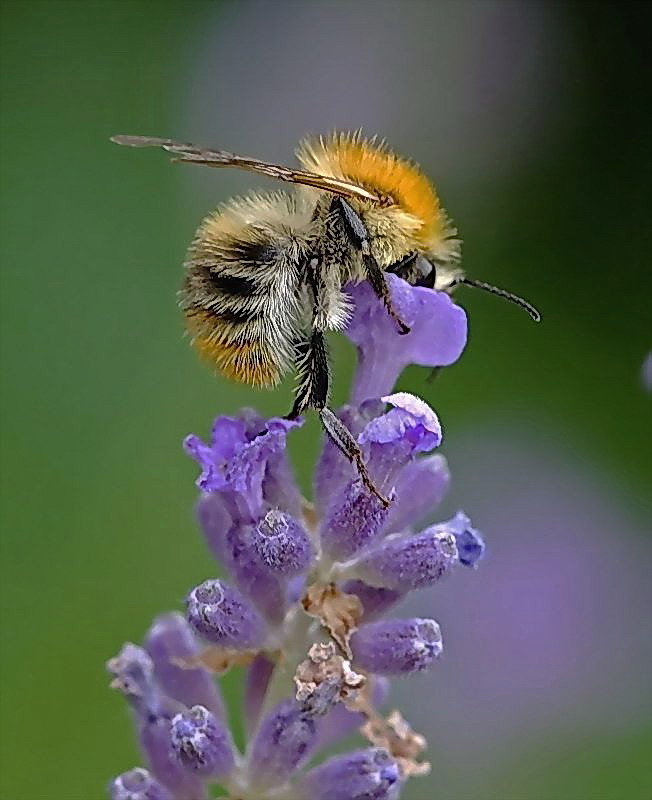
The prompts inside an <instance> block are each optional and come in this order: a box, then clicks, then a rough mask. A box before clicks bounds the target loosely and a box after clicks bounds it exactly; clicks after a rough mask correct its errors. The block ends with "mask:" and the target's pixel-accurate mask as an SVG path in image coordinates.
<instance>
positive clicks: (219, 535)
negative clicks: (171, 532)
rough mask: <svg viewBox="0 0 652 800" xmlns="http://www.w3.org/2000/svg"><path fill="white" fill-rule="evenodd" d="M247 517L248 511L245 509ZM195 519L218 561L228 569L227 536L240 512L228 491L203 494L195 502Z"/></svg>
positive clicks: (238, 519) (237, 519)
mask: <svg viewBox="0 0 652 800" xmlns="http://www.w3.org/2000/svg"><path fill="white" fill-rule="evenodd" d="M246 516H247V519H249V516H250V515H249V511H246ZM197 519H198V520H199V524H200V525H201V527H202V530H203V532H204V536H205V537H206V542H207V544H208V547H209V548H210V550H211V552H212V554H213V555H214V556H215V558H216V559H217V561H218V562H220V563H221V564H224V565H225V566H226V568H227V569H230V560H229V559H230V555H229V546H228V540H227V536H228V533H229V531H230V530H231V528H233V527H234V525H236V522H239V521H240V512H239V510H238V508H237V506H236V505H235V503H234V502H233V498H232V497H230V496H229V494H228V493H221V492H211V493H210V494H204V495H202V496H201V497H200V498H199V502H198V503H197Z"/></svg>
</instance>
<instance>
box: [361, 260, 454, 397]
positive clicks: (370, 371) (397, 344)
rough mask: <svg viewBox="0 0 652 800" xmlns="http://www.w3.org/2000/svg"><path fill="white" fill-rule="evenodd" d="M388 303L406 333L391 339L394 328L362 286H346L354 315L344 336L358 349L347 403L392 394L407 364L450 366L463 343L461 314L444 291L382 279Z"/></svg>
mask: <svg viewBox="0 0 652 800" xmlns="http://www.w3.org/2000/svg"><path fill="white" fill-rule="evenodd" d="M387 283H388V285H389V289H390V292H391V295H392V302H393V304H394V308H395V309H396V311H397V313H398V315H399V317H400V318H401V319H402V320H403V322H405V323H406V325H408V326H409V327H410V328H411V331H410V333H408V334H406V335H405V336H397V335H396V323H395V322H394V320H392V319H391V317H390V316H389V315H388V314H387V312H386V310H385V309H384V307H383V305H382V303H379V302H378V298H377V297H376V295H375V294H374V292H373V290H372V289H371V287H370V286H369V284H368V283H366V282H365V283H360V284H357V285H356V286H349V287H347V291H348V292H349V294H350V295H351V296H352V297H353V300H354V301H355V311H354V314H353V316H352V317H351V320H350V322H349V325H348V328H347V330H346V335H347V336H348V337H349V339H351V341H352V342H353V343H354V344H356V345H357V347H358V370H357V372H356V375H355V379H354V382H353V391H352V397H351V402H352V403H353V404H354V405H360V403H362V402H363V401H364V400H367V399H368V398H374V397H382V396H383V395H385V394H388V393H389V392H391V391H392V388H393V387H394V384H395V383H396V380H397V378H398V376H399V375H400V373H401V372H402V370H403V369H404V368H405V367H407V366H408V364H420V365H421V366H424V367H442V366H448V365H449V364H452V363H453V362H454V361H457V359H458V358H459V357H460V355H461V354H462V350H464V346H465V344H466V314H465V313H464V310H463V309H462V308H460V306H458V305H455V303H454V302H453V301H452V300H451V298H450V297H449V296H448V295H447V294H446V293H445V292H435V291H433V290H432V289H428V288H426V287H423V286H411V285H410V284H409V283H407V282H406V281H404V280H403V279H402V278H399V277H398V276H397V275H389V274H388V275H387Z"/></svg>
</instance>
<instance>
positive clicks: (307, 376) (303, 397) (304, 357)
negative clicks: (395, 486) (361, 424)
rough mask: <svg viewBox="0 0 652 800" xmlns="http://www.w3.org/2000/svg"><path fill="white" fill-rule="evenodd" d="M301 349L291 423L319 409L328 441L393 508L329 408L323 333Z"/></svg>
mask: <svg viewBox="0 0 652 800" xmlns="http://www.w3.org/2000/svg"><path fill="white" fill-rule="evenodd" d="M297 349H298V364H297V366H298V370H299V379H300V382H299V388H298V390H297V394H296V398H295V400H294V405H293V406H292V410H291V411H290V413H289V414H288V415H287V419H296V418H297V417H298V416H299V415H300V414H302V413H303V412H304V411H305V410H306V409H308V408H315V409H317V411H318V412H319V418H320V419H321V423H322V425H323V427H324V430H325V431H326V434H327V436H328V438H329V439H330V440H331V441H332V442H333V444H334V445H335V446H336V447H337V448H338V449H339V450H340V451H341V452H342V453H343V454H344V455H345V456H346V458H347V459H348V460H349V461H350V462H351V463H353V464H355V466H356V469H357V470H358V473H359V474H360V479H361V480H362V482H363V483H364V485H365V486H366V487H367V489H368V490H369V491H370V492H371V493H372V494H374V495H375V496H376V497H377V498H378V499H379V500H380V502H381V503H382V504H383V506H385V507H387V506H389V500H388V499H387V498H386V497H385V496H384V495H383V494H381V492H380V491H379V490H378V489H377V487H376V486H375V484H374V482H373V480H372V479H371V476H370V475H369V471H368V470H367V465H366V464H365V462H364V458H363V455H362V450H361V449H360V445H359V444H358V443H357V442H356V440H355V438H354V437H353V434H352V433H351V431H350V430H349V429H348V428H347V427H346V425H345V424H344V423H343V422H342V421H341V420H340V419H339V418H338V417H337V416H336V415H335V414H334V413H333V412H332V411H331V409H330V408H329V407H328V395H329V389H330V369H329V365H328V351H327V349H326V339H325V337H324V334H323V332H322V331H319V330H313V331H312V332H311V334H310V335H309V337H308V338H307V339H306V341H305V342H303V343H302V344H301V345H300V346H299V347H298V348H297Z"/></svg>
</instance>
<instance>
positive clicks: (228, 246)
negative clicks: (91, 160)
mask: <svg viewBox="0 0 652 800" xmlns="http://www.w3.org/2000/svg"><path fill="white" fill-rule="evenodd" d="M112 141H113V142H116V143H117V144H120V145H127V146H129V147H162V148H163V149H164V150H167V151H168V152H169V153H171V154H172V156H173V160H174V161H179V162H182V163H188V164H202V165H204V166H207V167H239V168H240V169H244V170H248V171H251V172H255V173H257V174H259V175H266V176H267V177H271V178H275V179H278V180H280V181H284V182H286V183H291V184H295V185H296V187H297V188H296V190H295V191H294V192H292V193H288V192H272V193H267V194H262V193H258V192H256V193H252V194H249V195H247V196H245V197H242V198H237V199H233V200H231V201H230V202H228V203H226V204H225V205H223V206H222V207H220V208H218V209H217V210H216V211H214V212H213V213H211V214H209V216H207V217H206V219H204V221H203V222H202V223H201V225H200V226H199V229H198V230H197V233H196V235H195V238H194V241H193V242H192V244H191V246H190V249H189V251H188V255H187V258H186V262H185V276H184V280H183V287H182V289H181V292H180V306H181V308H182V310H183V312H184V314H185V318H186V325H187V328H188V331H189V333H190V335H191V338H192V342H193V344H194V346H195V347H196V348H197V350H198V351H199V353H200V354H201V355H202V356H203V357H204V358H206V359H207V360H208V361H209V362H211V363H212V364H213V365H214V366H215V367H216V368H217V370H218V371H220V372H222V373H223V374H224V375H226V376H228V377H229V378H232V379H234V380H236V381H241V382H243V383H246V384H250V385H252V386H258V387H272V386H275V385H276V384H277V383H278V382H279V380H280V379H281V377H282V376H283V375H284V374H285V373H286V372H287V371H288V370H290V369H293V368H294V369H295V370H296V371H297V373H298V378H299V380H298V386H297V389H296V392H295V399H294V404H293V406H292V409H291V411H290V413H289V414H288V418H289V419H294V418H296V417H298V416H299V415H300V414H303V412H304V411H306V410H307V409H309V408H314V409H316V410H317V411H318V413H319V416H320V418H321V422H322V425H323V427H324V429H325V431H326V433H327V435H328V436H329V437H330V439H331V440H332V441H333V442H334V443H335V445H336V446H337V447H338V448H339V449H340V450H341V451H342V452H343V453H344V455H345V456H346V457H347V459H349V461H351V462H352V463H354V464H355V465H356V467H357V470H358V472H359V474H360V477H361V479H362V481H363V482H364V484H365V485H366V487H367V488H368V489H369V491H371V492H372V493H373V494H375V495H376V496H377V497H378V498H379V500H380V501H381V502H382V503H383V504H384V505H387V503H388V500H387V499H386V498H385V497H384V496H383V495H382V494H381V493H380V492H379V491H378V489H377V488H376V487H375V485H374V483H373V481H372V480H371V477H370V475H369V473H368V471H367V469H366V466H365V463H364V459H363V456H362V451H361V450H360V447H359V445H358V443H357V442H356V440H355V439H354V437H353V435H352V434H351V432H350V431H349V430H348V429H347V428H346V427H345V426H344V424H343V423H342V422H341V421H340V420H339V418H338V417H337V416H336V415H335V414H334V413H333V412H332V411H331V409H330V408H329V407H328V400H329V393H330V380H331V378H330V366H329V358H328V351H327V345H326V333H327V332H328V331H332V330H342V329H343V328H344V327H345V326H346V323H347V320H348V318H349V315H350V311H351V301H350V299H349V298H348V296H347V295H346V293H345V292H344V291H343V288H342V287H343V286H344V285H345V284H347V283H359V282H361V281H364V280H367V281H368V282H369V284H370V285H371V287H372V289H373V291H374V292H375V294H376V295H377V296H378V298H379V300H380V301H381V302H382V303H383V304H384V306H385V309H386V310H387V313H388V314H389V315H390V317H391V318H392V319H393V320H394V322H395V323H396V333H397V335H404V334H406V333H409V328H408V326H407V325H406V324H405V323H404V322H403V320H401V318H400V316H399V314H398V313H397V311H396V309H395V308H394V306H393V303H392V297H391V294H390V291H389V288H388V284H387V279H386V277H385V274H386V273H388V272H389V273H395V274H397V275H399V276H400V277H402V278H404V279H405V280H406V281H408V282H409V283H410V284H412V285H420V286H427V287H430V288H433V289H437V290H443V291H446V292H451V291H452V290H453V289H454V288H455V287H456V286H458V285H460V284H465V285H467V286H475V287H477V288H480V289H484V290H486V291H489V292H492V293H494V294H498V295H500V296H501V297H504V298H506V299H507V300H510V301H512V302H514V303H517V304H518V305H519V306H521V307H522V308H524V309H525V310H527V311H528V312H529V314H530V315H531V316H532V318H533V319H535V320H536V321H538V320H539V318H540V317H539V314H538V312H537V311H536V309H534V308H533V307H532V306H531V305H530V304H529V303H527V302H526V301H525V300H523V299H522V298H520V297H517V296H516V295H513V294H511V293H510V292H506V291H504V290H503V289H498V288H497V287H495V286H491V285H489V284H486V283H483V282H480V281H475V280H471V279H470V278H467V277H466V276H465V275H464V273H463V271H462V270H461V268H460V266H459V261H460V241H459V239H458V238H457V236H456V234H457V231H456V229H455V228H454V227H453V225H452V223H451V221H450V219H449V218H448V215H447V214H446V212H445V211H444V209H443V208H442V206H441V204H440V201H439V197H438V195H437V193H436V191H435V188H434V186H433V184H432V183H431V182H430V180H429V179H428V178H427V177H426V176H425V175H424V173H423V172H422V171H421V170H420V169H419V167H418V166H417V165H416V164H414V163H413V162H411V161H409V160H407V159H404V158H401V157H399V156H397V155H395V154H394V153H393V152H392V151H391V150H389V149H388V148H387V147H386V146H385V145H384V143H380V142H378V141H377V140H376V139H375V138H374V139H364V138H362V136H361V134H360V133H359V132H358V133H353V134H350V133H334V134H332V135H330V136H328V137H325V138H323V137H319V138H314V139H313V138H309V139H305V140H304V141H303V142H301V143H300V145H299V148H298V150H297V158H298V160H299V163H300V165H301V168H300V169H294V168H290V167H284V166H280V165H278V164H272V163H268V162H266V161H260V160H259V159H256V158H248V157H245V156H239V155H235V154H233V153H229V152H226V151H224V150H211V149H206V148H202V147H196V146H195V145H192V144H183V143H181V142H176V141H173V140H171V139H160V138H154V137H146V136H114V137H112Z"/></svg>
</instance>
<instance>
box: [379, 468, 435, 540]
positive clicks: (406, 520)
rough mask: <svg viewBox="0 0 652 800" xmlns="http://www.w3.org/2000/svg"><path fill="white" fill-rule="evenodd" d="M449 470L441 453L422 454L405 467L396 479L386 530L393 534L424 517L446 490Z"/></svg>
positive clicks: (429, 512)
mask: <svg viewBox="0 0 652 800" xmlns="http://www.w3.org/2000/svg"><path fill="white" fill-rule="evenodd" d="M449 483H450V472H449V470H448V464H447V462H446V459H445V458H444V456H442V455H440V454H439V453H436V454H435V455H431V456H425V457H423V458H419V459H416V460H415V461H412V462H411V463H410V464H408V465H407V466H406V467H404V468H403V469H402V470H401V472H400V473H399V474H398V476H397V478H396V484H395V489H396V499H395V500H394V502H393V503H392V507H391V508H390V511H389V516H388V518H387V522H386V523H385V531H387V532H388V533H394V532H396V531H401V530H403V529H404V528H406V527H408V526H409V525H414V524H415V523H418V522H421V521H422V520H424V519H425V518H426V517H427V516H428V514H431V513H432V512H433V511H434V510H435V508H436V507H437V506H438V505H439V503H440V502H441V500H442V498H443V496H444V495H445V494H446V491H447V490H448V486H449Z"/></svg>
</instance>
